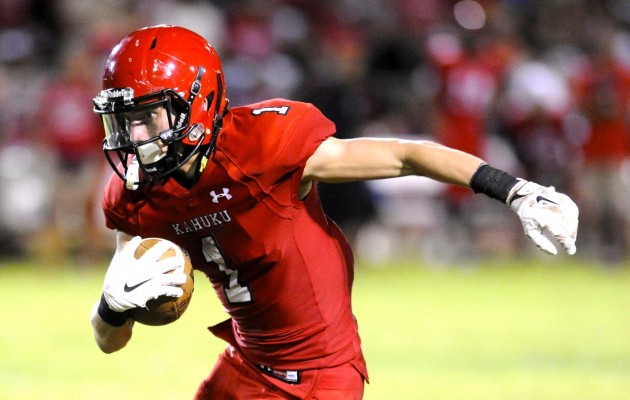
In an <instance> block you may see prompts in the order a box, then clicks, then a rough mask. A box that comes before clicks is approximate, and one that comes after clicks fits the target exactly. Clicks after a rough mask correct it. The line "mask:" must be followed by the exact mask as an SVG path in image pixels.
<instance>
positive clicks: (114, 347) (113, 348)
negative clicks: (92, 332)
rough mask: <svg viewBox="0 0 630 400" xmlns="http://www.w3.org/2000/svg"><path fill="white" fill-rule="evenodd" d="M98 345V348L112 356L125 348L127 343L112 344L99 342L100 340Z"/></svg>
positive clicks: (97, 342) (97, 341)
mask: <svg viewBox="0 0 630 400" xmlns="http://www.w3.org/2000/svg"><path fill="white" fill-rule="evenodd" d="M96 344H97V345H98V348H99V349H100V350H101V351H102V352H103V353H105V354H111V353H115V352H117V351H118V350H120V349H122V348H123V347H125V346H126V345H127V342H124V343H110V342H103V341H99V340H98V339H97V340H96Z"/></svg>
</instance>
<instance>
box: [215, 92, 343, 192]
mask: <svg viewBox="0 0 630 400" xmlns="http://www.w3.org/2000/svg"><path fill="white" fill-rule="evenodd" d="M231 124H232V125H231V126H230V129H227V130H226V131H225V132H223V137H222V140H221V148H220V150H219V152H218V153H223V155H225V156H226V157H227V158H229V159H230V161H231V164H232V165H231V168H233V169H236V171H231V173H232V175H240V176H239V177H238V178H240V179H239V180H241V181H243V182H247V181H249V182H250V185H249V186H251V189H252V190H254V191H258V192H259V193H258V194H259V195H261V196H262V195H271V196H272V197H273V198H274V200H276V201H277V202H280V203H282V204H287V203H291V204H297V203H298V202H299V199H298V197H297V196H298V189H299V186H300V182H301V179H302V173H303V171H304V167H305V165H306V162H307V161H308V159H309V157H310V156H311V155H312V154H313V153H314V152H315V150H316V149H317V147H318V146H319V145H320V144H321V143H322V142H323V141H324V140H326V139H327V138H328V137H330V136H332V135H333V134H334V133H335V131H336V129H335V124H334V123H333V122H332V121H330V120H329V119H328V118H326V117H325V116H324V115H323V114H322V113H321V111H319V110H318V109H317V108H316V107H315V106H314V105H312V104H309V103H301V102H294V101H289V100H283V99H274V100H270V101H267V102H263V103H257V104H253V105H250V106H247V107H240V108H238V109H237V110H235V111H234V112H233V119H232V121H231ZM218 157H219V158H221V155H220V154H219V155H218Z"/></svg>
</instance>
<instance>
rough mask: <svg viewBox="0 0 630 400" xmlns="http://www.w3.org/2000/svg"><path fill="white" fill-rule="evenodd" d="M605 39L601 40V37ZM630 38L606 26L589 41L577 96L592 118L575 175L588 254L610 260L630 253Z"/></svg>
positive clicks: (614, 260) (583, 113) (619, 258)
mask: <svg viewBox="0 0 630 400" xmlns="http://www.w3.org/2000/svg"><path fill="white" fill-rule="evenodd" d="M596 38H597V39H599V40H596ZM624 38H625V39H626V40H627V36H626V37H624V36H623V35H621V34H620V33H619V32H617V31H616V30H607V29H603V27H602V29H601V30H600V31H599V35H598V36H594V37H593V40H592V42H590V43H588V50H587V53H586V54H587V56H588V58H587V60H586V61H587V62H586V63H584V64H583V68H582V69H581V71H580V74H579V75H578V76H576V82H575V83H576V100H577V101H578V102H579V106H580V112H581V113H582V115H584V116H585V117H586V119H587V121H586V122H587V124H588V126H587V131H586V134H585V135H584V137H583V138H580V139H582V140H581V142H582V143H581V144H582V156H583V157H584V161H583V162H584V163H583V168H581V169H580V170H579V175H577V176H576V177H575V184H576V185H577V189H578V190H579V193H578V199H579V201H580V204H581V206H582V213H581V236H582V239H581V242H582V244H583V249H584V250H585V254H588V255H589V256H591V257H594V258H599V259H602V260H605V261H609V262H618V261H620V260H623V259H625V258H626V257H627V256H628V245H629V243H628V234H629V233H630V231H629V228H630V226H629V218H630V217H629V214H628V211H629V210H630V209H629V207H628V202H627V198H628V193H629V191H630V182H629V181H628V178H629V176H628V162H629V160H630V125H629V120H628V119H629V118H630V64H628V63H627V62H624V60H625V61H627V60H628V58H629V57H630V46H629V45H628V42H627V41H625V42H621V41H622V40H623V39H624Z"/></svg>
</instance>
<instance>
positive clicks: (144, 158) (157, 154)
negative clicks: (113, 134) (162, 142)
mask: <svg viewBox="0 0 630 400" xmlns="http://www.w3.org/2000/svg"><path fill="white" fill-rule="evenodd" d="M138 156H140V162H141V163H142V164H143V165H151V164H155V163H156V162H158V161H160V160H161V159H163V158H164V157H166V153H165V152H164V151H162V149H161V148H160V146H159V145H158V144H157V141H153V142H150V143H145V144H143V145H140V146H138ZM134 160H135V159H134Z"/></svg>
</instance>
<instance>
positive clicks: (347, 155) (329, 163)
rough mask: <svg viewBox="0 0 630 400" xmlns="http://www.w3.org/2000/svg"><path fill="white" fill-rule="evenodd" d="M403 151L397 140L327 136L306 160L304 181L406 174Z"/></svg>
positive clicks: (358, 178) (349, 179) (328, 180)
mask: <svg viewBox="0 0 630 400" xmlns="http://www.w3.org/2000/svg"><path fill="white" fill-rule="evenodd" d="M404 152H405V148H404V146H403V144H402V142H401V141H400V140H396V139H373V138H359V139H347V140H342V139H337V138H334V137H330V138H328V139H326V140H325V141H323V142H322V143H321V144H320V145H319V147H318V148H317V150H315V152H314V153H313V155H312V156H311V157H310V158H309V159H308V161H307V162H306V166H305V168H304V173H303V181H313V180H317V181H321V182H327V183H336V182H348V181H353V180H365V179H381V178H391V177H395V176H402V175H407V174H409V173H410V171H408V170H407V169H406V168H405V163H404Z"/></svg>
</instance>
